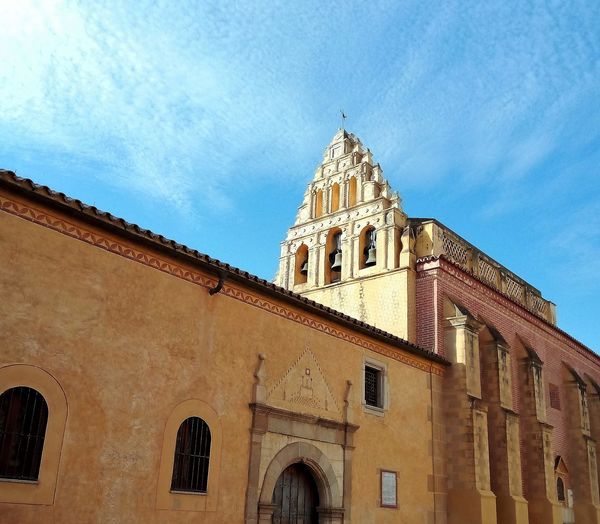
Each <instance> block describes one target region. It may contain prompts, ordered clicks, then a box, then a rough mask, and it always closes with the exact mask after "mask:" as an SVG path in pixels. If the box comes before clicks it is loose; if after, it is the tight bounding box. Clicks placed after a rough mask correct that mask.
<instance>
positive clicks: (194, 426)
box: [171, 417, 210, 493]
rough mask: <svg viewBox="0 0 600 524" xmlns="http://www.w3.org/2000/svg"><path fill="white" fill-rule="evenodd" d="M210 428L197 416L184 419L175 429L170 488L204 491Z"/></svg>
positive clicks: (208, 455) (208, 457) (206, 477)
mask: <svg viewBox="0 0 600 524" xmlns="http://www.w3.org/2000/svg"><path fill="white" fill-rule="evenodd" d="M209 461H210V429H209V427H208V424H206V422H204V420H202V419H201V418H199V417H190V418H188V419H186V420H184V421H183V422H182V424H181V426H179V430H178V431H177V442H176V444H175V458H174V461H173V478H172V480H171V489H172V490H174V491H192V492H198V493H206V487H207V483H208V465H209Z"/></svg>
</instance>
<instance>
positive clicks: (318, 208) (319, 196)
mask: <svg viewBox="0 0 600 524" xmlns="http://www.w3.org/2000/svg"><path fill="white" fill-rule="evenodd" d="M322 215H323V191H322V190H321V189H319V190H318V191H317V193H316V194H315V213H314V216H315V218H319V217H320V216H322Z"/></svg>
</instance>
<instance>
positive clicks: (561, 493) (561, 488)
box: [556, 477, 565, 502]
mask: <svg viewBox="0 0 600 524" xmlns="http://www.w3.org/2000/svg"><path fill="white" fill-rule="evenodd" d="M556 495H557V497H558V502H565V483H564V482H563V479H561V478H560V477H558V478H557V479H556Z"/></svg>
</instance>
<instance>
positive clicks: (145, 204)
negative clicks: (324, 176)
mask: <svg viewBox="0 0 600 524" xmlns="http://www.w3.org/2000/svg"><path fill="white" fill-rule="evenodd" d="M0 25H1V27H2V38H1V39H0V167H2V168H5V169H11V170H13V171H16V172H17V174H18V175H20V176H22V177H27V178H31V179H32V180H34V181H35V182H37V183H40V184H45V185H48V186H50V187H51V188H53V189H55V190H58V191H62V192H64V193H66V194H68V195H69V196H72V197H75V198H79V199H81V200H83V201H84V202H86V203H88V204H93V205H95V206H97V207H98V208H100V209H103V210H106V211H110V212H111V213H113V214H114V215H117V216H120V217H122V218H125V219H126V220H128V221H130V222H134V223H137V224H139V225H140V226H143V227H146V228H149V229H151V230H153V231H154V232H156V233H161V234H163V235H165V236H167V237H169V238H172V239H175V240H177V241H178V242H181V243H184V244H186V245H188V246H190V247H193V248H196V249H198V250H200V251H202V252H204V253H207V254H209V255H211V256H213V257H215V258H218V259H220V260H222V261H224V262H228V263H230V264H232V265H235V266H238V267H241V268H242V269H244V270H247V271H250V272H251V273H254V274H257V275H259V276H261V277H263V278H266V279H269V280H270V279H272V278H273V276H274V274H275V272H276V270H277V265H278V258H279V251H280V242H281V241H282V240H283V239H284V237H285V234H286V231H287V228H288V227H289V226H291V225H292V223H293V221H294V218H295V215H296V211H297V207H298V206H299V205H300V203H301V200H302V196H303V193H304V190H305V188H306V185H307V183H308V182H309V181H310V180H311V179H312V177H313V174H314V170H315V168H316V167H317V165H318V164H319V162H320V161H321V158H322V153H323V150H324V148H325V147H326V146H327V144H328V143H329V142H330V140H331V138H332V137H333V135H334V134H335V132H336V130H337V128H338V127H339V125H340V120H339V110H340V109H343V110H344V112H345V113H346V114H347V115H348V119H347V121H346V128H347V129H348V130H349V131H352V132H353V133H355V134H356V135H357V136H358V137H360V139H361V141H362V142H363V144H364V145H365V146H367V147H369V148H370V149H371V150H372V151H373V154H374V158H375V160H376V161H378V162H379V163H380V164H381V166H382V168H383V171H384V176H385V177H386V178H387V179H388V180H389V182H390V184H391V185H392V187H393V188H394V189H395V190H397V191H398V192H399V193H400V194H401V196H402V198H403V206H404V210H405V211H406V213H407V214H408V215H409V216H414V217H433V218H436V219H438V220H439V221H441V222H442V223H444V224H445V225H447V226H448V227H450V228H452V229H453V230H454V231H456V232H457V233H459V234H460V235H461V236H463V237H464V238H466V239H467V240H468V241H470V242H471V243H473V244H474V245H476V246H477V247H478V248H480V249H481V250H483V251H484V252H485V253H487V254H488V255H490V256H491V257H493V258H495V259H496V260H497V261H498V262H500V263H502V264H503V265H505V266H506V267H508V268H509V269H510V270H512V271H514V272H515V273H517V274H518V275H519V276H521V277H522V278H524V279H526V280H527V281H528V282H530V283H531V284H532V285H534V286H535V287H537V288H538V289H540V290H541V291H542V293H543V295H544V297H545V298H547V299H549V300H551V301H553V302H554V303H556V304H557V313H558V323H559V326H560V327H561V328H562V329H564V330H566V331H567V332H569V333H570V334H571V335H573V336H575V337H576V338H577V339H579V340H581V341H582V342H583V343H584V344H587V345H588V346H590V347H591V348H593V349H594V350H595V351H597V352H598V351H600V319H599V314H600V306H599V300H598V297H599V296H600V278H599V276H600V31H599V30H598V28H599V27H600V2H597V1H595V0H588V1H577V0H574V1H569V2H562V1H554V2H552V1H543V2H525V1H523V2H510V1H497V2H494V1H490V2H480V1H473V2H470V1H465V0H461V1H453V0H445V1H444V2H430V1H427V0H419V1H398V0H396V1H391V2H386V1H376V0H375V1H374V0H371V1H369V2H352V1H350V2H344V3H340V2H323V1H322V0H321V1H317V2H312V1H308V0H307V1H303V2H290V1H288V2H280V1H277V0H269V1H265V2H261V1H252V2H245V1H236V2H227V1H225V0H220V1H217V2H210V1H208V0H206V1H199V2H184V1H180V2H172V1H164V2H161V1H156V2H144V1H136V2H119V1H115V0H112V1H110V2H108V1H102V0H95V1H93V2H92V1H89V2H77V1H69V2H63V1H52V2H51V1H41V2H31V1H28V0H19V1H15V0H0Z"/></svg>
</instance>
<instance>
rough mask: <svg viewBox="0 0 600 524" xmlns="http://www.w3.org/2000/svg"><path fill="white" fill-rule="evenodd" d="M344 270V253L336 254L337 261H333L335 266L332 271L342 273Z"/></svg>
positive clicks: (332, 266)
mask: <svg viewBox="0 0 600 524" xmlns="http://www.w3.org/2000/svg"><path fill="white" fill-rule="evenodd" d="M341 270H342V253H341V252H338V253H336V254H335V259H334V260H333V264H331V271H341Z"/></svg>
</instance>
